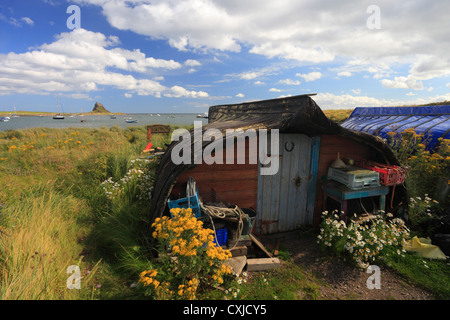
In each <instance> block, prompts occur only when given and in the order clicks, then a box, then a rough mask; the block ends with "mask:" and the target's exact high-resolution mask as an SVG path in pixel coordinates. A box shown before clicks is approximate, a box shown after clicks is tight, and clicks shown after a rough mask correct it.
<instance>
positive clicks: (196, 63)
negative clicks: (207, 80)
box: [184, 59, 202, 67]
mask: <svg viewBox="0 0 450 320" xmlns="http://www.w3.org/2000/svg"><path fill="white" fill-rule="evenodd" d="M184 65H186V66H188V67H198V66H201V65H202V64H201V63H200V62H199V61H197V60H193V59H188V60H186V61H185V62H184Z"/></svg>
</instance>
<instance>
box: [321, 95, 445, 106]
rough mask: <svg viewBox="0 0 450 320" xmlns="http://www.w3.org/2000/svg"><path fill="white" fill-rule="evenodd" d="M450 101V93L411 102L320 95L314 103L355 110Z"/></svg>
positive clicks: (366, 97) (420, 98)
mask: <svg viewBox="0 0 450 320" xmlns="http://www.w3.org/2000/svg"><path fill="white" fill-rule="evenodd" d="M445 100H450V93H448V94H445V95H436V96H431V97H419V98H415V99H411V100H396V99H378V98H375V97H368V96H352V95H349V94H343V95H336V94H333V93H329V92H326V93H318V94H317V95H316V96H314V101H316V102H317V104H318V105H319V106H320V108H322V109H323V110H326V109H353V108H356V107H381V106H383V107H387V106H403V105H424V104H428V103H432V102H440V101H445Z"/></svg>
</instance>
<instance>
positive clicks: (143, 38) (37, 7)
mask: <svg viewBox="0 0 450 320" xmlns="http://www.w3.org/2000/svg"><path fill="white" fill-rule="evenodd" d="M373 4H374V2H373V1H350V0H341V1H324V0H323V1H321V0H302V1H298V0H277V1H268V0H259V1H256V0H246V1H237V0H229V1H218V0H186V1H181V0H180V1H167V0H165V1H160V0H152V1H150V0H130V1H120V0H71V1H65V0H2V1H1V2H0V110H2V111H12V110H13V108H14V106H15V107H16V109H17V110H29V111H49V112H56V111H57V107H56V106H57V97H58V96H59V99H60V101H61V105H62V107H63V110H64V111H65V112H80V111H81V109H83V110H84V111H90V110H91V109H92V108H93V106H94V104H95V102H96V101H98V102H101V103H103V105H104V106H105V107H106V108H107V109H108V110H110V111H112V112H130V113H131V112H138V113H140V112H144V113H145V112H148V113H153V112H160V113H161V112H176V113H184V112H192V113H202V112H205V111H207V109H208V107H209V106H211V105H219V104H229V103H239V102H245V101H255V100H263V99H271V98H277V97H282V96H290V95H298V94H305V93H317V95H316V96H315V97H314V100H315V101H316V102H317V103H318V105H319V106H320V107H321V108H322V109H341V108H345V109H347V108H354V107H359V106H392V105H404V104H425V103H430V102H436V101H443V100H450V92H449V91H450V54H449V52H450V41H448V30H450V22H449V21H450V20H449V19H448V14H447V13H448V12H450V2H449V1H446V0H441V1H432V2H430V1H426V0H415V1H401V2H400V1H395V2H394V1H387V0H381V1H377V3H376V5H375V6H373ZM71 5H75V6H77V7H78V8H79V12H80V16H79V19H75V20H71V19H72V18H75V17H76V16H73V14H74V12H73V11H70V12H69V13H67V9H68V7H69V6H71ZM68 19H69V20H70V21H69V22H79V27H78V25H77V26H76V28H73V27H72V26H71V25H70V24H69V26H68V24H67V21H68Z"/></svg>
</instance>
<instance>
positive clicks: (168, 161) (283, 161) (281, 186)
mask: <svg viewBox="0 0 450 320" xmlns="http://www.w3.org/2000/svg"><path fill="white" fill-rule="evenodd" d="M312 96H313V95H299V96H293V97H285V98H279V99H271V100H263V101H254V102H245V103H239V104H230V105H218V106H212V107H210V108H209V119H208V124H207V125H204V126H202V128H201V132H202V133H203V134H205V133H207V132H208V130H210V129H213V130H214V132H215V133H216V139H204V138H203V139H202V140H201V144H200V147H199V144H197V145H195V137H194V136H195V132H194V131H195V130H194V129H193V130H191V131H190V132H189V135H190V137H191V138H192V140H190V145H189V146H190V147H189V148H190V150H191V151H192V152H191V153H190V160H191V161H190V162H189V161H188V162H189V163H178V164H175V163H174V161H173V155H174V154H173V153H178V152H179V151H180V143H182V141H181V140H182V139H180V140H179V141H174V142H172V144H171V145H170V146H169V147H168V149H167V151H166V153H165V154H164V155H163V156H162V158H161V162H160V164H159V168H158V171H157V176H156V181H155V185H154V192H153V196H152V203H151V213H152V219H155V218H156V217H159V216H162V215H164V214H168V206H167V203H168V200H170V199H176V198H177V197H179V196H180V195H181V194H182V193H183V190H184V188H185V186H186V184H187V182H188V179H189V178H193V179H194V180H195V182H196V187H197V189H198V195H199V196H200V198H201V200H202V202H203V203H210V202H212V203H230V204H233V205H237V206H239V207H240V208H253V209H254V211H255V212H256V217H255V220H256V221H255V223H254V226H253V230H254V231H255V232H257V233H259V234H268V233H275V232H283V231H289V230H294V229H296V228H298V227H299V226H300V225H318V224H319V222H320V218H321V213H322V211H323V210H325V209H327V203H326V201H327V197H324V187H323V186H324V181H325V180H326V178H327V173H328V169H329V167H330V165H331V164H332V163H333V161H335V160H336V158H337V157H340V159H342V160H343V161H350V160H351V161H352V162H353V161H354V162H358V161H362V162H364V161H369V160H370V161H375V162H378V163H384V164H389V165H397V164H398V163H397V160H396V158H395V156H394V155H393V153H392V152H391V150H390V149H389V147H388V146H387V145H386V144H385V143H384V142H383V140H382V139H380V138H379V137H376V136H373V135H371V134H367V133H361V132H357V131H353V130H349V129H345V128H342V127H341V126H339V125H338V124H336V123H335V122H333V121H332V120H330V119H328V118H327V117H326V116H325V115H324V113H323V112H322V110H321V109H320V107H319V106H318V105H317V104H316V102H315V101H314V100H313V98H312ZM250 130H254V131H256V133H257V138H258V139H256V143H253V142H252V141H253V140H252V139H251V137H250V135H249V132H250ZM264 130H266V131H264ZM230 131H232V132H234V134H235V137H234V138H233V139H235V140H238V139H239V138H244V139H243V140H244V141H245V147H244V149H245V156H244V157H243V158H241V159H240V160H239V159H238V158H237V155H236V154H237V153H238V152H237V151H238V147H237V146H236V145H238V143H236V144H234V145H233V148H234V152H233V153H228V152H227V151H230V150H227V144H226V143H225V139H224V140H223V141H224V142H220V143H221V144H220V147H221V148H223V152H222V153H221V154H220V157H223V159H224V161H223V162H222V163H206V162H207V161H205V159H201V161H198V159H197V160H196V159H195V156H196V154H197V155H198V153H199V152H205V151H207V150H209V151H211V150H212V149H211V148H212V146H213V143H214V142H215V143H216V147H217V146H218V145H217V143H218V142H219V141H220V139H217V133H221V134H222V136H223V137H226V135H227V132H228V133H229V132H230ZM262 132H263V133H264V132H267V137H268V138H267V141H268V143H267V146H265V145H264V143H262V141H263V140H262V139H260V138H261V136H262V134H261V133H262ZM275 132H277V133H278V143H275V144H274V145H277V149H278V150H276V149H275V151H274V150H272V151H271V147H272V145H271V144H273V140H271V137H272V136H273V135H274V134H275ZM241 141H242V140H241ZM208 148H209V149H208ZM228 148H230V147H228ZM263 148H265V149H266V151H268V154H267V156H269V157H270V156H273V155H272V154H270V153H271V152H272V153H273V154H275V155H276V156H277V157H278V160H279V161H278V170H276V172H273V174H262V173H263V170H264V168H265V167H267V163H264V161H261V158H260V157H258V161H254V157H253V156H254V155H255V154H260V152H261V150H262V149H263ZM214 150H215V152H217V151H218V150H219V149H217V148H215V149H214ZM276 151H278V152H276ZM213 153H214V152H213ZM214 154H215V153H214ZM230 154H233V155H231V156H230ZM230 159H233V160H234V161H226V160H230ZM218 162H220V161H218ZM389 192H390V191H389ZM402 197H405V192H404V189H403V187H402V186H398V187H397V189H396V190H395V201H394V202H393V203H399V202H401V201H402V199H403V198H402ZM376 203H378V202H376ZM383 205H384V204H383ZM365 207H366V208H367V205H366V206H365ZM342 208H343V207H342V203H341V209H342ZM345 209H346V210H348V209H349V208H347V207H345ZM387 209H388V208H387Z"/></svg>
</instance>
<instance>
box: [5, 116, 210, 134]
mask: <svg viewBox="0 0 450 320" xmlns="http://www.w3.org/2000/svg"><path fill="white" fill-rule="evenodd" d="M130 118H131V119H132V120H137V122H136V123H127V122H126V121H125V120H126V119H130ZM81 119H82V117H81V116H80V115H76V116H65V119H62V120H56V119H53V117H52V116H19V117H17V118H13V117H12V118H11V119H10V120H9V121H7V122H0V131H5V130H20V129H26V128H69V127H73V128H101V127H108V128H109V127H113V126H119V127H121V128H127V127H141V126H146V125H151V124H168V125H179V126H191V125H193V124H194V121H202V122H203V124H206V123H208V119H205V118H197V115H196V114H192V113H170V114H165V113H161V114H159V115H158V114H147V113H145V114H143V113H135V114H126V115H116V119H111V116H110V115H84V116H83V119H84V120H85V122H81Z"/></svg>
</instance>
